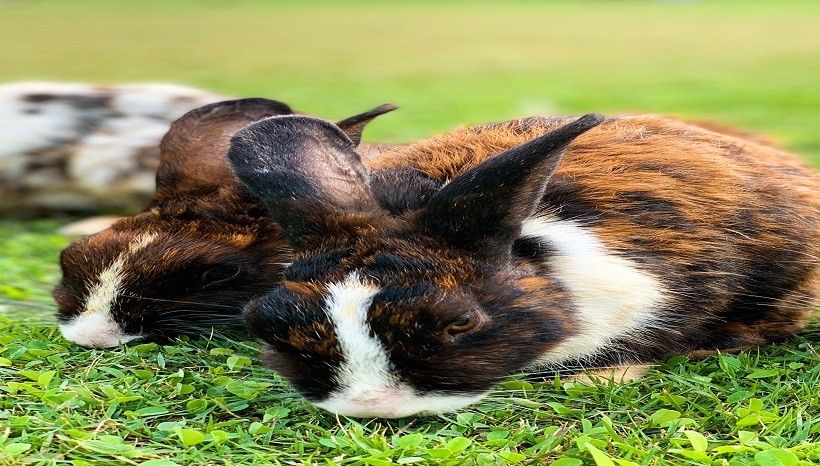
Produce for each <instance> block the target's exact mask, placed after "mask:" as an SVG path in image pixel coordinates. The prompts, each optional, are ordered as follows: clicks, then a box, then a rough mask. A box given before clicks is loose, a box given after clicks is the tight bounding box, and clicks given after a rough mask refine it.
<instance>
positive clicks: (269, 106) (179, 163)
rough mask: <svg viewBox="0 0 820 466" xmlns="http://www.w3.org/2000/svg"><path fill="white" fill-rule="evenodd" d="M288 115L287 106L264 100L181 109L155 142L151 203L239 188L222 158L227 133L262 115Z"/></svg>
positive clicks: (227, 143) (263, 116)
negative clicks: (154, 183) (157, 146)
mask: <svg viewBox="0 0 820 466" xmlns="http://www.w3.org/2000/svg"><path fill="white" fill-rule="evenodd" d="M291 114H293V110H291V108H290V107H288V106H287V105H285V104H283V103H282V102H277V101H275V100H268V99H239V100H226V101H224V102H216V103H213V104H209V105H206V106H204V107H200V108H197V109H195V110H191V111H190V112H188V113H186V114H185V115H183V116H182V117H180V118H179V119H178V120H176V121H175V122H174V123H173V124H172V125H171V129H169V130H168V133H166V134H165V137H163V138H162V142H161V143H160V152H161V156H160V165H159V169H158V170H157V190H156V193H155V194H154V198H153V201H154V202H156V201H162V200H165V199H173V198H179V197H184V196H189V195H201V194H206V193H209V192H212V191H214V190H216V189H220V188H225V187H231V186H236V187H240V186H241V185H239V184H238V183H237V182H236V180H235V179H234V177H233V174H232V173H231V170H230V167H229V166H228V163H227V160H226V159H225V155H226V153H227V152H228V147H229V145H230V139H231V136H233V135H234V133H236V132H237V131H239V130H240V129H242V128H243V127H245V126H247V125H248V124H250V123H253V122H255V121H258V120H260V119H262V118H266V117H270V116H275V115H291Z"/></svg>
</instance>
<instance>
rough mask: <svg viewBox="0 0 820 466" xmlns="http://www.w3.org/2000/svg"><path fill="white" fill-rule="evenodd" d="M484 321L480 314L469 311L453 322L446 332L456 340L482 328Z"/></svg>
mask: <svg viewBox="0 0 820 466" xmlns="http://www.w3.org/2000/svg"><path fill="white" fill-rule="evenodd" d="M482 321H483V319H482V318H481V314H480V313H479V312H477V311H468V312H466V313H464V314H463V315H462V316H461V317H459V318H458V319H456V320H455V321H453V322H451V323H450V325H448V326H447V328H446V329H445V330H444V331H445V333H446V334H447V335H448V336H449V337H450V338H455V337H457V336H460V335H463V334H465V333H468V332H470V331H472V330H475V329H477V328H478V327H480V324H481V323H482Z"/></svg>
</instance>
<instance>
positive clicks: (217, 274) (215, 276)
mask: <svg viewBox="0 0 820 466" xmlns="http://www.w3.org/2000/svg"><path fill="white" fill-rule="evenodd" d="M241 271H242V268H241V267H240V266H238V265H228V266H224V265H223V266H217V267H213V268H210V269H208V270H206V271H205V272H203V273H202V285H203V288H208V287H212V286H217V285H221V284H223V283H227V282H229V281H231V280H233V279H234V278H236V277H237V276H239V273H240V272H241Z"/></svg>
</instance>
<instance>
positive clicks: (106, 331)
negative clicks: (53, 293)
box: [60, 312, 139, 348]
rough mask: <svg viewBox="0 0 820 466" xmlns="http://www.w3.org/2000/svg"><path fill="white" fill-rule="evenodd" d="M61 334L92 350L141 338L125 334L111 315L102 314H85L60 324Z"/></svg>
mask: <svg viewBox="0 0 820 466" xmlns="http://www.w3.org/2000/svg"><path fill="white" fill-rule="evenodd" d="M60 332H62V334H63V338H65V339H66V340H69V341H71V342H74V343H76V344H78V345H80V346H86V347H90V348H112V347H114V346H117V345H119V344H120V343H127V342H129V341H131V340H134V339H136V338H139V335H125V334H123V332H122V330H121V329H120V326H119V325H117V323H116V322H114V321H113V320H112V319H111V315H110V314H106V313H102V312H91V313H85V312H84V313H82V314H80V315H78V316H76V317H74V318H73V319H71V320H70V321H69V322H68V323H65V324H60Z"/></svg>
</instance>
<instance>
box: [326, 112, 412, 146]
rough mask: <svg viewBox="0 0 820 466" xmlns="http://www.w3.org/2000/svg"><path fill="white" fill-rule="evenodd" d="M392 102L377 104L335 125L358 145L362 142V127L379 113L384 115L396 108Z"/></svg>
mask: <svg viewBox="0 0 820 466" xmlns="http://www.w3.org/2000/svg"><path fill="white" fill-rule="evenodd" d="M397 108H398V107H396V106H395V105H393V104H383V105H379V106H378V107H376V108H374V109H373V110H368V111H366V112H364V113H360V114H358V115H353V116H352V117H350V118H345V119H344V120H342V121H340V122H338V123H336V126H338V127H339V129H341V130H342V131H343V132H344V133H345V134H347V137H349V138H350V140H351V141H353V144H355V145H357V146H358V145H359V144H360V143H361V142H362V131H364V127H365V126H366V125H367V124H368V123H370V122H371V121H373V119H374V118H376V117H377V116H380V115H384V114H385V113H388V112H392V111H393V110H395V109H397Z"/></svg>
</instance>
